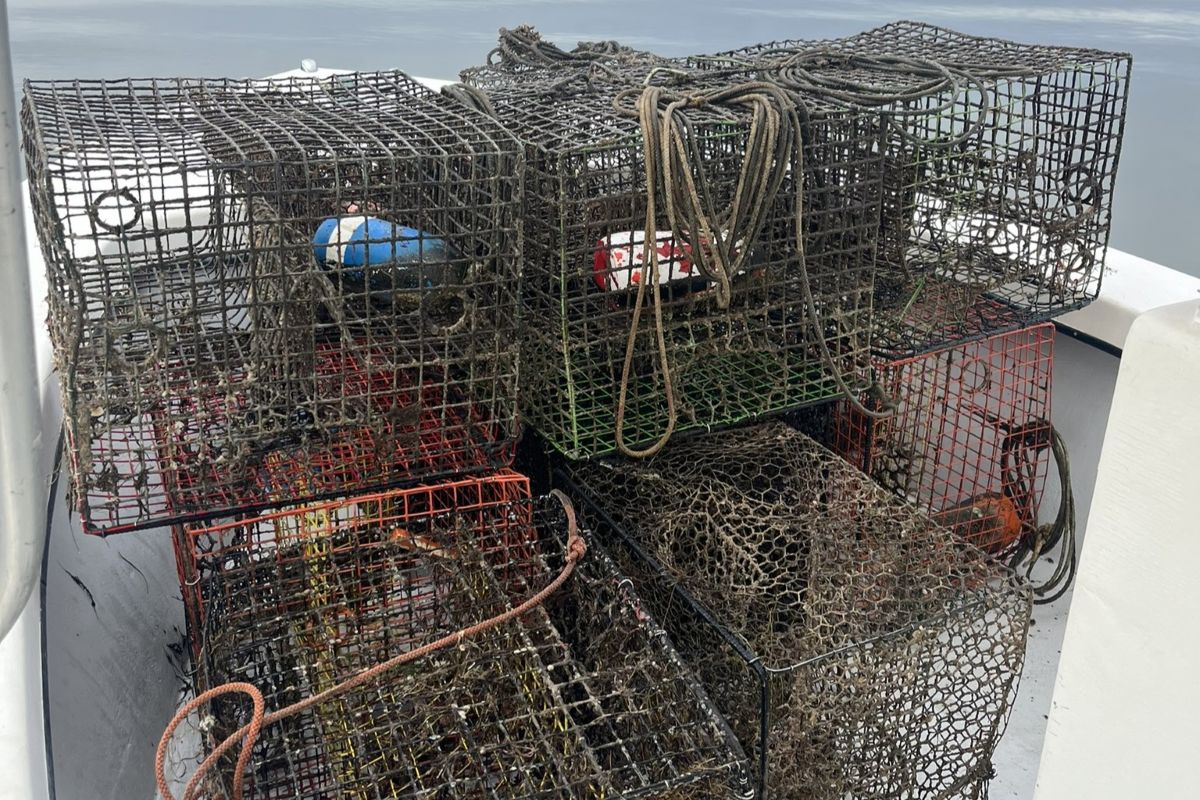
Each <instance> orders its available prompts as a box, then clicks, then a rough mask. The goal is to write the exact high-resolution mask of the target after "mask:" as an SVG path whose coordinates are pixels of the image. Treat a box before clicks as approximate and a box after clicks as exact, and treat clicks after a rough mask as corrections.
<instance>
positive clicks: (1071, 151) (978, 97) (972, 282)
mask: <svg viewBox="0 0 1200 800" xmlns="http://www.w3.org/2000/svg"><path fill="white" fill-rule="evenodd" d="M797 58H798V59H799V60H798V61H793V62H792V64H791V65H790V67H791V69H790V74H789V68H788V60H789V59H797ZM880 59H893V60H895V59H905V60H906V61H905V62H903V63H890V64H886V65H884V64H883V62H882V61H880ZM688 64H689V66H691V67H699V68H711V69H728V68H730V67H731V66H732V67H743V68H746V69H748V70H749V71H750V72H751V73H752V74H755V75H758V76H760V77H762V78H764V79H767V80H773V81H777V82H780V83H781V84H783V85H795V84H796V80H795V79H796V78H797V77H798V72H799V70H805V71H806V72H807V73H808V76H807V77H806V76H799V77H801V78H802V81H801V82H802V83H804V82H805V81H807V80H808V79H809V77H811V79H813V80H816V81H823V82H826V83H827V85H829V86H834V87H836V88H842V87H843V85H844V83H845V82H854V83H856V84H857V85H858V87H859V88H865V89H867V90H868V91H869V92H871V93H877V94H879V93H888V92H914V93H915V94H916V95H917V97H915V99H908V100H900V101H896V102H894V103H889V104H880V105H879V106H878V108H879V109H880V110H881V111H886V112H893V116H892V123H893V124H892V126H891V136H890V137H889V144H888V147H887V153H886V158H885V162H884V163H885V168H886V170H887V176H886V178H885V189H884V214H883V226H882V230H881V233H880V251H879V252H880V264H879V274H878V277H877V281H876V288H877V294H876V309H877V312H878V316H879V322H878V327H877V335H876V336H875V338H874V346H875V348H876V349H877V351H878V352H880V353H882V354H884V355H887V356H890V357H901V356H904V355H907V354H913V353H919V352H924V351H926V350H929V349H932V348H935V347H938V346H941V345H945V344H949V343H952V342H954V341H957V340H962V339H964V338H973V337H978V336H981V335H985V334H987V333H992V332H998V331H1003V330H1008V329H1011V328H1014V327H1018V326H1020V325H1027V324H1030V323H1032V322H1036V321H1040V320H1044V319H1048V318H1050V317H1052V316H1055V315H1057V314H1060V313H1062V312H1063V311H1067V310H1071V309H1073V308H1078V307H1080V306H1082V305H1084V304H1086V303H1087V302H1089V301H1091V300H1093V299H1095V297H1096V296H1097V293H1098V292H1099V289H1100V281H1101V276H1102V273H1103V269H1104V259H1105V251H1106V247H1107V245H1108V236H1109V226H1110V222H1111V210H1112V196H1113V189H1114V183H1115V179H1116V172H1117V163H1118V158H1119V155H1120V151H1121V142H1122V138H1123V134H1124V127H1125V111H1126V100H1127V95H1128V89H1129V75H1130V69H1131V66H1132V59H1131V57H1130V56H1129V54H1127V53H1114V52H1106V51H1101V50H1094V49H1083V48H1070V47H1052V46H1042V45H1029V44H1019V43H1015V42H1010V41H1005V40H1001V39H994V38H985V37H977V36H969V35H966V34H961V33H957V32H955V31H951V30H948V29H945V28H940V27H937V26H934V25H929V24H926V23H921V22H896V23H892V24H889V25H885V26H883V27H880V28H876V29H874V30H870V31H866V32H864V33H861V34H858V35H855V36H849V37H846V38H843V39H834V40H821V41H817V40H790V41H781V42H770V43H765V44H757V45H752V46H749V47H744V48H740V49H738V50H732V51H727V52H725V53H721V54H717V55H715V56H701V57H695V58H693V59H690V60H689V61H688ZM914 65H915V67H916V68H920V67H925V68H932V67H934V66H938V67H945V68H949V69H950V70H952V71H953V75H954V79H955V80H954V82H949V81H939V80H937V78H939V77H940V76H938V75H933V77H932V78H931V74H932V73H930V72H928V71H926V72H924V73H920V72H914V71H913V69H914ZM894 112H898V113H894ZM951 140H961V141H957V142H956V143H954V144H948V143H949V142H950V141H951Z"/></svg>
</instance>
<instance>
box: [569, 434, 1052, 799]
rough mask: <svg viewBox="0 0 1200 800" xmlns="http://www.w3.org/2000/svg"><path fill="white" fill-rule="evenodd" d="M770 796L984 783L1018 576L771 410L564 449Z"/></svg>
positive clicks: (601, 529) (1002, 700)
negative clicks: (657, 437) (750, 419)
mask: <svg viewBox="0 0 1200 800" xmlns="http://www.w3.org/2000/svg"><path fill="white" fill-rule="evenodd" d="M571 471H572V473H573V479H572V480H571V481H568V483H570V484H572V485H573V486H574V487H575V492H576V495H577V496H578V497H580V498H581V499H582V500H585V501H586V505H585V506H584V509H583V512H584V518H585V519H586V520H587V521H588V523H589V524H590V525H592V526H593V527H594V529H595V530H596V532H597V536H598V537H600V538H601V539H602V540H603V541H605V542H606V543H608V544H610V545H611V546H610V551H611V552H612V553H613V554H614V556H615V557H617V560H618V562H619V564H620V565H621V569H622V571H623V572H625V573H626V574H628V575H630V577H631V578H633V579H634V583H635V585H636V587H637V589H638V591H639V593H640V594H641V596H642V597H643V598H645V600H646V602H647V604H648V606H649V607H650V609H651V612H652V613H653V614H655V616H656V617H657V618H658V619H660V620H661V621H662V622H663V624H664V626H665V627H666V628H667V630H668V632H669V633H670V634H671V637H672V640H673V641H674V643H675V645H676V647H677V648H678V650H679V651H680V653H681V654H682V655H683V657H684V658H685V659H686V660H687V661H688V662H689V664H691V666H692V667H693V668H694V669H695V670H696V672H697V673H698V674H699V675H700V678H701V680H702V682H703V683H704V685H705V687H706V689H707V690H708V692H709V695H710V696H711V697H712V698H713V699H714V700H715V701H716V702H717V703H718V705H719V706H720V708H721V710H722V712H724V714H725V715H726V717H727V718H728V719H729V721H730V724H731V725H732V726H733V728H734V730H735V731H736V732H737V735H738V737H739V739H740V740H741V742H742V744H743V746H744V747H745V748H746V752H747V755H748V756H750V758H751V761H752V762H753V763H754V764H755V767H756V769H757V770H758V771H759V777H760V781H761V783H760V791H762V792H764V793H765V794H767V795H769V796H770V797H774V798H789V799H791V798H795V799H797V800H798V799H799V798H805V799H806V800H810V799H811V798H830V800H833V799H834V798H837V799H838V800H841V799H842V798H914V800H915V798H929V797H978V796H981V795H983V794H985V793H986V784H987V780H988V778H989V777H990V776H991V761H990V758H991V755H992V752H993V749H994V747H995V745H996V742H997V740H998V739H999V737H1000V735H1001V733H1002V731H1003V728H1004V724H1005V722H1006V720H1007V715H1008V711H1009V707H1010V703H1011V701H1012V699H1013V696H1014V694H1015V690H1016V685H1017V681H1018V678H1019V675H1020V672H1021V666H1022V662H1023V657H1024V651H1025V639H1026V632H1027V629H1028V624H1029V613H1030V594H1029V590H1028V587H1026V586H1025V585H1023V584H1022V583H1020V582H1019V581H1017V579H1016V578H1015V577H1013V576H1012V574H1011V573H1010V572H1008V571H1007V570H1005V569H1004V568H1002V567H999V566H993V565H991V564H990V563H989V562H987V561H986V560H985V558H984V557H983V554H982V553H980V552H979V551H977V550H975V549H974V548H973V547H971V546H970V545H968V544H966V543H965V542H964V541H963V540H960V539H958V538H957V537H955V536H954V535H953V534H951V533H950V532H949V531H948V530H946V529H945V528H942V527H939V526H937V525H936V524H934V523H933V522H931V521H930V519H929V518H928V517H927V516H925V515H924V514H922V513H920V512H918V511H917V510H916V509H915V508H914V507H913V506H910V505H908V504H906V503H904V502H902V501H900V500H899V499H897V498H895V497H893V496H892V495H891V494H890V493H888V492H887V491H886V490H884V489H882V488H880V487H879V486H877V485H875V484H874V483H872V482H871V480H870V478H868V477H867V476H866V475H864V474H862V473H861V472H859V471H858V470H856V469H854V468H852V467H851V466H850V465H848V464H846V463H845V462H844V461H843V460H842V459H841V458H840V457H839V456H837V455H835V454H833V453H832V452H830V451H828V450H826V449H825V448H823V447H821V446H820V445H818V444H817V443H815V442H814V441H813V440H811V439H809V438H808V437H807V436H804V435H803V434H801V433H799V432H797V431H795V430H794V429H792V428H790V427H788V426H786V425H784V424H782V423H770V424H765V425H761V426H755V427H749V428H745V429H740V430H733V431H727V432H722V433H717V434H713V435H711V436H709V437H706V438H697V439H690V440H687V441H679V442H675V443H672V444H671V445H669V446H668V447H667V449H666V450H665V451H664V452H663V453H662V454H661V455H659V456H657V457H655V458H653V459H650V460H648V461H646V462H642V463H629V462H623V463H606V462H591V463H579V464H576V465H573V466H572V467H571Z"/></svg>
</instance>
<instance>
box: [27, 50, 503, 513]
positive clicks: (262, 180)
mask: <svg viewBox="0 0 1200 800" xmlns="http://www.w3.org/2000/svg"><path fill="white" fill-rule="evenodd" d="M22 120H23V125H24V143H25V148H26V155H27V164H28V167H29V175H30V189H31V195H32V200H33V207H34V212H35V218H36V222H37V227H38V233H39V237H40V239H41V242H42V248H43V253H44V255H45V261H46V265H47V270H48V274H49V283H50V330H51V337H52V341H53V343H54V346H55V354H56V364H57V366H58V369H59V373H60V376H61V384H62V392H63V405H64V409H65V412H66V419H67V426H68V432H69V434H70V443H71V444H70V449H71V465H72V478H73V480H72V483H73V488H74V492H75V499H76V503H77V505H78V506H79V508H80V510H81V511H82V513H83V516H84V519H85V523H86V526H87V527H88V528H89V529H92V530H98V531H115V530H124V529H129V528H133V527H144V526H148V525H152V524H157V523H162V522H166V521H171V520H177V519H185V518H190V517H195V516H197V515H204V514H218V513H222V512H228V511H231V510H234V509H237V508H241V507H243V506H244V505H246V504H252V503H253V502H254V501H255V500H257V501H258V503H259V504H261V503H262V502H263V501H264V500H269V499H279V498H277V497H275V495H276V494H277V493H276V492H274V487H272V486H270V485H267V488H266V490H265V491H264V488H263V485H264V483H263V479H262V476H263V474H264V471H269V469H270V464H271V463H272V462H274V461H280V460H283V461H289V462H295V463H296V464H299V465H301V466H302V467H303V468H305V469H307V470H308V471H310V472H312V473H314V474H315V475H316V476H317V478H316V479H315V480H314V481H313V484H314V486H320V487H322V488H325V489H329V490H331V491H339V492H343V493H344V492H347V491H351V490H365V489H369V488H379V487H381V486H385V485H389V484H391V483H393V482H398V481H412V480H414V479H418V478H427V477H430V476H437V475H442V474H448V473H452V472H457V471H460V470H463V469H472V468H478V467H480V466H481V465H482V466H487V467H488V468H494V467H495V466H497V465H503V464H505V463H507V462H508V459H509V458H510V450H511V443H512V441H513V440H514V439H515V437H516V433H517V428H516V407H515V393H516V388H515V374H516V350H517V345H516V342H515V331H516V310H517V302H518V292H519V287H518V284H517V281H518V278H519V275H520V264H519V259H520V240H519V233H518V232H519V225H518V218H517V217H518V208H519V205H520V202H521V196H520V186H521V180H522V172H523V171H522V169H521V164H522V158H523V156H522V154H521V152H520V147H519V145H518V144H517V143H516V141H515V140H513V139H512V138H511V137H510V136H508V135H507V134H506V133H504V132H503V131H502V130H501V129H500V128H499V126H497V125H495V124H494V123H491V122H489V121H487V120H485V119H480V118H479V117H478V116H477V115H473V114H466V113H464V112H463V111H462V110H461V109H460V108H459V107H458V106H457V105H455V104H452V103H450V102H449V101H447V100H445V99H444V98H441V97H439V96H437V95H435V94H433V93H431V92H429V91H428V90H427V89H424V88H423V87H421V86H419V85H417V84H415V83H413V82H412V81H410V80H409V79H408V78H407V77H406V76H404V75H403V74H401V73H396V72H389V73H363V74H351V75H347V76H338V77H335V78H331V79H327V80H319V81H318V80H312V79H294V80H290V81H198V80H196V81H190V80H171V81H160V80H144V81H118V82H78V81H71V82H39V83H31V84H28V85H27V86H26V92H25V100H24V105H23V114H22ZM435 429H437V430H440V431H441V432H442V435H441V437H440V438H439V437H435V436H434V435H432V431H433V430H435ZM331 453H334V454H336V455H334V456H331ZM331 458H333V459H334V460H335V461H337V462H338V463H339V467H338V469H339V470H340V471H338V472H337V473H336V475H335V473H334V472H333V471H332V470H331V468H330V467H329V466H328V465H327V462H328V461H329V460H330V459H331ZM289 499H292V500H296V499H300V498H299V497H296V496H293V497H291V498H289Z"/></svg>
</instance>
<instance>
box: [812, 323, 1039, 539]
mask: <svg viewBox="0 0 1200 800" xmlns="http://www.w3.org/2000/svg"><path fill="white" fill-rule="evenodd" d="M1053 349H1054V325H1053V324H1050V323H1044V324H1041V325H1035V326H1032V327H1029V328H1023V329H1021V330H1017V331H1012V332H1010V333H1002V334H997V335H995V336H991V337H988V338H986V339H981V340H978V341H974V342H969V343H967V344H963V345H958V346H956V347H951V348H946V349H943V350H938V351H935V352H933V353H928V354H926V355H923V356H916V357H912V358H905V359H897V360H893V361H884V360H882V359H881V360H879V361H877V362H876V367H875V369H876V375H877V376H878V380H879V382H880V384H881V385H882V386H883V387H884V390H885V392H886V393H887V394H888V396H889V397H891V398H892V400H893V402H894V403H895V404H896V411H895V413H894V414H893V415H892V416H890V417H888V418H886V419H874V420H873V419H868V418H866V417H864V416H863V415H862V414H861V413H859V412H858V411H857V410H855V409H854V408H852V407H850V405H849V404H840V405H839V408H838V412H837V419H836V422H835V423H834V425H833V442H832V448H833V449H834V450H836V451H837V452H839V453H841V454H842V455H843V456H845V457H846V459H847V460H848V461H850V463H852V464H854V465H855V466H857V467H859V468H860V469H862V470H863V471H864V472H866V473H867V474H869V475H870V476H871V477H872V478H874V479H875V480H876V481H877V482H878V483H879V484H880V485H882V486H883V487H884V488H886V489H888V490H890V491H892V492H893V493H895V494H896V495H898V496H900V497H903V498H905V499H907V500H910V501H911V502H914V503H916V504H917V505H918V506H920V507H921V508H924V509H926V510H928V511H929V512H930V513H931V514H932V516H933V518H934V519H935V520H937V521H939V522H941V523H942V524H943V525H946V526H948V527H950V528H951V529H952V530H954V531H955V532H956V533H957V534H959V535H960V536H962V537H965V538H967V539H969V540H971V541H972V542H973V543H974V544H975V545H976V546H977V547H979V548H981V549H983V550H985V551H987V552H989V553H992V554H995V555H1002V554H1006V553H1009V552H1011V551H1012V550H1013V548H1014V547H1015V546H1016V544H1017V543H1018V541H1019V540H1020V538H1021V537H1022V536H1023V535H1028V534H1029V533H1030V532H1032V531H1033V530H1034V529H1035V528H1036V526H1037V524H1038V522H1039V519H1038V508H1039V505H1040V500H1041V495H1042V488H1043V485H1044V483H1045V479H1046V473H1047V462H1048V461H1049V458H1050V449H1051V446H1050V389H1051V375H1052V371H1053ZM866 402H867V403H870V399H869V398H868V399H867V400H866Z"/></svg>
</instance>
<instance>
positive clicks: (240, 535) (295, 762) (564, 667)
mask: <svg viewBox="0 0 1200 800" xmlns="http://www.w3.org/2000/svg"><path fill="white" fill-rule="evenodd" d="M566 535H567V516H566V514H565V512H564V508H563V506H562V505H561V504H560V503H559V502H558V501H557V500H556V499H553V498H547V499H545V500H537V499H530V497H529V483H528V480H527V479H525V478H523V477H521V476H519V475H517V474H516V473H512V472H500V473H498V474H497V475H494V476H491V477H485V478H479V479H470V480H462V481H457V482H451V483H445V484H440V485H438V486H434V487H430V488H420V489H408V490H392V491H389V492H385V493H381V494H373V495H367V496H361V497H356V498H352V499H348V500H341V501H337V502H327V503H324V504H319V505H314V506H310V507H307V508H302V509H297V510H289V511H283V512H276V513H274V514H271V515H267V516H263V517H260V518H255V519H250V520H242V521H236V522H230V523H222V524H220V525H215V526H210V527H193V528H191V529H189V530H187V531H186V532H181V534H180V537H179V538H178V539H177V542H178V543H179V545H180V555H181V558H180V561H181V566H182V569H183V577H184V581H183V582H184V586H185V589H186V590H187V591H188V592H189V597H190V600H189V606H190V608H191V609H192V612H193V625H194V627H195V631H194V632H195V633H196V636H195V641H196V647H197V654H198V664H199V671H198V681H197V683H198V687H197V688H204V687H206V686H213V685H217V684H221V683H223V682H226V681H231V680H244V681H249V682H251V683H253V684H255V685H256V686H258V687H259V688H260V689H261V690H262V692H263V694H264V695H265V697H266V704H267V706H268V708H279V707H281V706H282V705H284V704H287V703H290V702H292V701H295V700H297V699H299V698H301V697H305V696H309V695H312V694H315V693H317V692H319V691H322V690H323V689H327V688H329V687H330V686H332V685H334V684H335V683H337V682H340V681H342V680H344V679H346V678H348V677H350V676H351V675H353V674H355V673H357V672H359V671H360V670H362V669H365V668H367V667H370V666H373V665H375V664H378V663H379V662H381V661H384V660H385V659H387V658H389V657H392V656H395V655H398V654H400V653H403V652H406V651H409V650H412V649H414V648H415V647H417V646H419V645H422V644H425V643H426V642H429V641H432V640H434V639H437V638H439V637H441V636H444V635H446V634H448V633H451V632H453V631H456V630H459V629H461V628H464V627H466V626H469V625H472V624H474V623H477V622H481V621H483V620H485V619H488V618H489V617H492V616H494V615H496V614H498V613H500V612H502V611H504V610H507V609H509V608H511V607H513V606H515V605H517V604H518V603H520V602H521V601H523V600H525V599H526V598H527V597H529V596H531V595H533V594H534V593H535V592H536V591H537V590H539V589H541V588H542V587H543V586H545V585H546V584H548V583H549V582H550V580H551V578H552V577H553V576H554V575H556V574H558V572H559V569H560V568H561V566H562V563H563V550H564V544H565V539H566ZM247 705H248V704H246V703H243V702H240V701H234V702H222V703H214V704H213V705H212V706H211V715H212V718H211V720H210V722H209V727H208V728H207V733H206V734H205V738H207V739H209V740H210V741H212V740H215V741H219V740H220V739H223V738H224V737H225V736H227V735H228V734H229V733H231V732H232V731H233V730H235V729H236V728H238V727H239V726H240V725H242V724H243V723H244V722H245V721H246V717H245V715H246V714H247ZM210 746H211V745H210ZM232 766H233V764H232V759H231V760H230V761H229V762H228V763H226V764H224V768H223V769H221V770H220V772H222V773H223V774H224V775H225V776H226V777H225V778H223V779H218V780H214V781H213V782H212V784H211V785H210V786H209V787H208V795H209V796H211V797H224V796H225V792H226V790H227V787H224V786H222V785H220V781H221V780H227V779H228V775H229V773H230V770H231V769H232ZM246 788H247V796H248V797H256V798H266V797H289V798H340V799H343V800H344V799H345V798H364V800H365V799H366V798H379V797H428V798H435V797H436V798H444V799H445V800H450V798H464V800H466V799H467V798H471V800H474V799H475V798H482V797H488V798H513V799H514V800H516V798H531V797H545V798H563V799H564V800H566V799H567V798H570V799H571V800H576V798H597V799H598V800H599V799H601V798H676V799H678V800H684V799H686V798H695V800H708V799H709V798H739V797H748V796H749V794H750V792H751V789H750V786H749V782H748V776H747V772H746V766H745V763H744V756H743V755H742V754H741V751H740V749H739V747H738V745H737V743H736V740H735V739H734V738H733V736H732V733H731V732H730V731H729V729H728V727H727V726H726V724H725V723H724V722H723V721H722V719H721V718H720V717H719V716H718V715H717V712H716V710H715V708H713V706H712V705H711V703H710V702H709V700H708V699H707V697H706V695H705V694H704V692H703V690H702V689H701V688H700V687H699V685H698V684H697V683H696V681H695V678H694V677H692V675H691V673H690V672H689V671H688V670H687V669H686V668H685V667H684V665H683V662H682V661H681V660H680V658H679V656H678V655H677V654H676V653H675V651H674V650H673V649H672V647H671V645H670V644H669V640H668V639H667V637H666V635H665V634H664V633H663V632H662V630H661V628H659V627H658V626H657V624H656V623H655V622H654V621H653V620H652V619H651V618H650V617H649V616H648V614H647V613H646V611H645V610H644V609H643V608H642V606H641V605H640V602H639V600H638V598H637V595H636V594H635V593H634V592H633V590H632V587H631V584H630V582H629V581H628V580H625V579H623V578H622V576H621V575H620V574H619V573H617V572H616V570H615V568H614V566H613V564H612V563H611V562H610V561H609V559H608V557H607V556H606V555H604V553H603V551H602V550H601V549H600V548H599V547H595V546H593V547H591V548H590V549H589V551H588V553H587V555H586V556H585V557H584V559H583V561H582V562H580V564H579V566H578V567H577V568H576V571H575V572H574V573H573V574H572V576H571V577H570V578H569V579H568V581H567V583H566V584H565V585H564V586H563V587H562V588H560V589H559V590H558V591H557V592H555V593H554V594H552V595H551V596H550V597H549V598H548V599H547V600H546V601H545V603H544V604H543V605H541V606H538V607H536V608H534V610H532V611H530V612H529V613H528V614H526V615H524V616H522V617H521V618H519V620H517V621H513V622H509V623H507V624H504V625H501V626H499V627H496V628H493V629H491V630H490V631H489V632H486V633H482V634H479V635H476V636H470V637H467V638H464V639H462V641H461V642H460V644H459V645H457V646H451V647H448V648H446V649H444V650H441V651H438V652H436V653H434V654H432V655H429V656H427V657H424V658H420V659H418V660H415V661H413V662H410V663H409V664H407V665H404V666H401V667H398V668H396V669H395V670H394V671H392V672H389V673H385V674H383V675H381V676H379V677H377V678H376V679H374V680H372V681H371V682H369V683H367V684H365V685H363V686H361V687H360V688H358V689H355V690H353V691H351V692H350V693H348V694H344V695H342V696H341V697H339V698H338V699H336V700H332V701H329V702H326V703H323V704H320V705H317V706H315V707H314V708H312V709H311V710H309V711H307V712H305V713H303V714H301V715H299V716H296V717H293V718H291V719H289V720H285V721H283V722H281V723H278V724H276V725H273V726H270V727H267V728H266V729H264V731H263V735H262V736H261V737H260V739H259V740H258V743H257V744H256V746H255V749H254V751H253V757H252V760H251V766H250V769H249V772H248V773H247V779H246Z"/></svg>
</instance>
